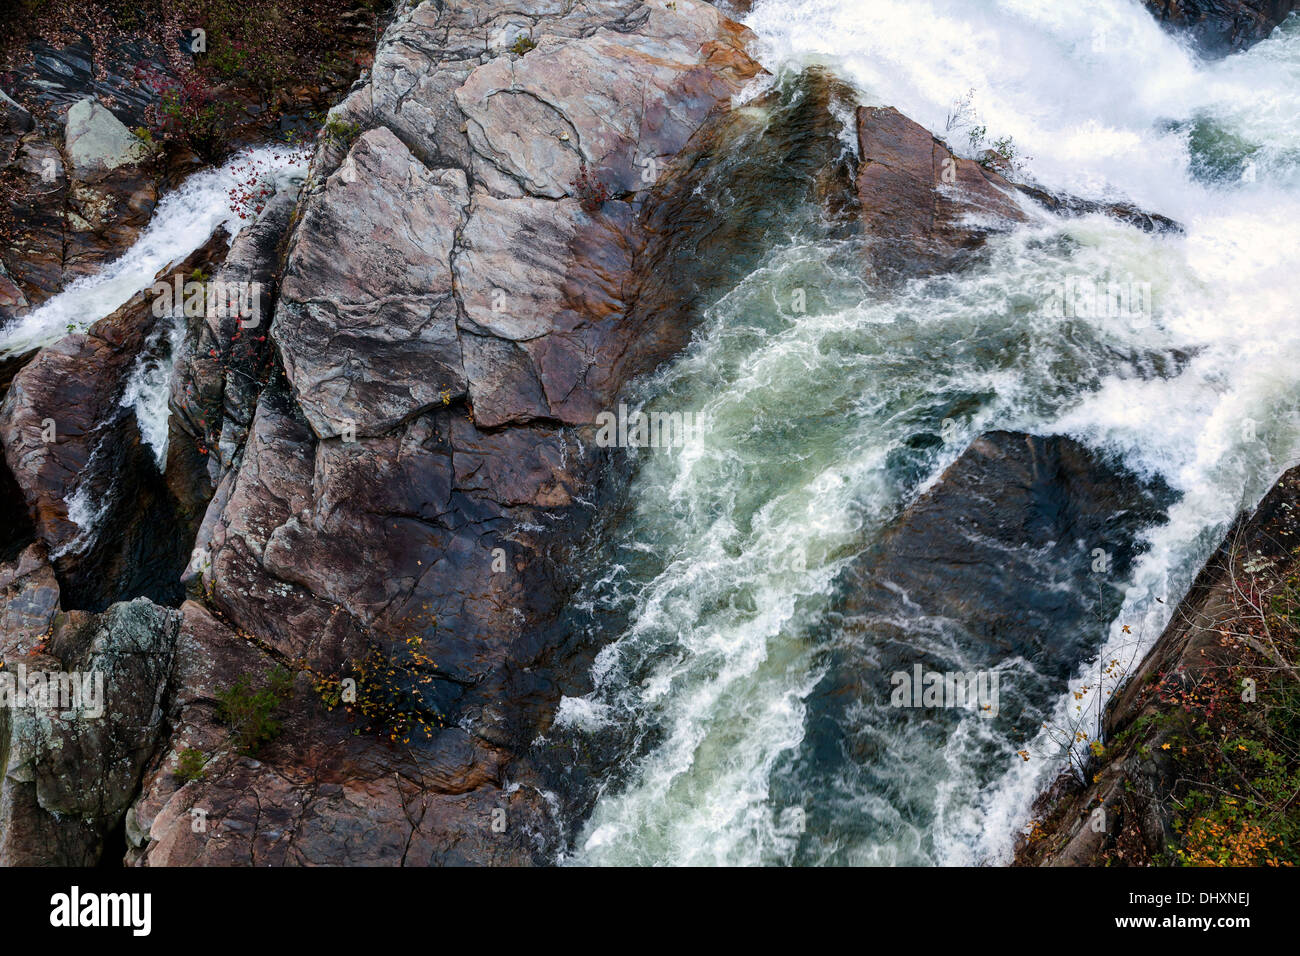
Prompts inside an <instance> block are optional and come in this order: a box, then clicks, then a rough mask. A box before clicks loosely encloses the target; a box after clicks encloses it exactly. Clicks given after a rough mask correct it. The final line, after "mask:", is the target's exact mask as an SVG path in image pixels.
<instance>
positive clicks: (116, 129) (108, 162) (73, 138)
mask: <svg viewBox="0 0 1300 956" xmlns="http://www.w3.org/2000/svg"><path fill="white" fill-rule="evenodd" d="M63 151H64V154H65V155H66V156H67V158H68V164H69V165H70V166H71V168H72V172H73V175H74V176H76V177H78V178H81V179H86V178H89V177H91V176H94V175H96V174H98V173H104V172H108V171H110V170H114V169H117V168H118V167H119V166H126V165H131V164H134V163H138V162H140V161H141V160H143V159H144V158H145V155H146V151H145V146H144V144H143V143H141V142H140V140H139V138H137V137H136V135H135V134H134V133H132V132H131V131H130V130H129V129H127V128H126V127H125V126H124V125H122V122H121V120H119V119H118V118H117V117H116V116H114V115H113V114H112V113H110V112H109V111H108V109H107V108H106V107H104V106H103V104H101V103H100V102H99V100H97V99H95V97H93V96H87V97H86V98H85V99H82V100H78V101H77V102H76V103H73V104H72V106H71V107H69V108H68V116H67V121H66V127H65V131H64V143H63Z"/></svg>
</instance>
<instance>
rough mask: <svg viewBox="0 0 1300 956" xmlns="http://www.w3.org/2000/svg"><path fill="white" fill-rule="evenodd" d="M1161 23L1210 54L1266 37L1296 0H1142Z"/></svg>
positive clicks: (1218, 54)
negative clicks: (1184, 35) (1185, 35)
mask: <svg viewBox="0 0 1300 956" xmlns="http://www.w3.org/2000/svg"><path fill="white" fill-rule="evenodd" d="M1143 2H1144V3H1146V6H1147V9H1148V10H1150V11H1151V13H1152V14H1153V15H1154V16H1155V17H1156V19H1158V20H1159V21H1160V22H1161V23H1163V24H1165V25H1166V26H1168V27H1169V28H1171V29H1173V30H1176V31H1178V32H1185V33H1187V34H1188V35H1189V36H1191V38H1192V40H1193V41H1194V42H1195V43H1196V45H1197V46H1198V47H1199V48H1200V49H1201V50H1202V51H1203V52H1205V53H1207V54H1210V55H1211V56H1224V55H1226V54H1228V53H1232V52H1234V51H1237V50H1244V49H1246V48H1247V47H1249V46H1252V45H1254V44H1255V43H1258V42H1259V41H1260V40H1263V39H1266V38H1267V37H1268V35H1269V34H1270V33H1272V32H1273V30H1274V29H1275V28H1276V27H1277V25H1278V24H1279V23H1281V22H1282V21H1283V20H1285V19H1286V18H1287V16H1289V15H1290V13H1291V11H1293V10H1294V9H1295V8H1296V0H1143Z"/></svg>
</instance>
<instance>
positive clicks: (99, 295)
mask: <svg viewBox="0 0 1300 956" xmlns="http://www.w3.org/2000/svg"><path fill="white" fill-rule="evenodd" d="M305 167H306V159H305V157H304V156H303V154H302V151H301V150H295V149H292V148H290V147H286V146H279V145H271V146H259V147H256V148H254V149H248V150H244V151H242V152H240V153H238V154H237V155H236V156H234V157H233V158H232V159H230V160H229V161H228V162H227V163H226V164H225V165H224V166H220V167H218V168H215V169H205V170H203V171H201V172H198V173H195V174H194V175H192V176H190V177H189V178H188V179H186V180H185V182H184V183H183V184H182V185H181V186H180V188H179V189H177V190H176V191H175V192H171V193H168V194H167V195H166V196H164V197H163V198H162V200H161V201H160V202H159V203H158V208H157V209H155V210H154V214H153V218H152V219H150V220H149V225H148V226H146V227H145V229H144V231H143V232H142V233H141V235H140V238H139V239H137V240H136V241H135V243H134V244H133V245H132V246H131V248H130V249H128V250H127V251H126V252H124V253H123V254H122V255H121V256H120V257H119V258H117V259H116V260H114V261H113V262H111V263H109V264H108V265H106V266H104V268H102V269H101V270H100V271H99V272H97V273H95V274H94V275H90V276H83V277H81V278H79V279H77V280H75V281H74V282H72V283H71V284H69V285H68V287H67V288H66V289H64V290H63V291H61V292H59V293H58V294H57V295H54V296H51V297H50V298H49V299H48V300H46V301H45V302H43V303H41V305H39V306H38V307H37V308H35V309H32V311H30V312H28V313H27V314H26V315H25V316H23V317H22V318H20V319H17V320H15V321H13V322H10V323H9V324H8V325H6V326H5V327H4V328H2V329H0V359H4V358H8V357H10V356H15V355H23V354H26V353H27V352H31V351H33V350H35V349H38V348H41V347H43V346H46V345H49V344H50V343H51V342H53V341H55V340H56V339H59V338H61V337H62V336H64V335H66V334H68V332H69V331H85V329H86V328H88V327H89V326H91V325H93V324H94V323H95V322H97V321H99V320H100V319H102V318H104V316H106V315H110V314H112V312H113V311H114V310H116V309H117V308H119V307H120V306H122V305H123V304H124V303H126V302H127V301H128V300H129V299H130V298H131V297H132V296H133V295H135V294H136V293H137V292H140V291H141V290H142V289H147V288H148V287H149V285H150V284H151V283H152V282H153V280H154V276H155V275H157V274H158V273H159V272H160V271H162V269H163V268H164V267H166V266H167V265H169V264H171V263H174V262H180V261H181V260H183V259H184V258H185V257H186V256H188V255H189V254H190V253H191V252H193V251H194V250H195V249H197V248H198V247H199V246H201V245H203V243H205V242H206V241H207V240H208V238H209V237H210V236H211V235H212V233H213V230H215V229H216V228H217V227H218V226H225V227H226V228H227V230H228V231H229V232H230V233H231V234H232V235H233V234H234V233H236V232H237V231H238V230H239V227H240V225H241V219H240V209H239V206H238V202H237V198H236V199H232V193H234V194H235V195H236V197H238V194H239V193H240V192H241V191H249V190H250V187H251V186H253V184H254V183H256V182H258V181H262V182H267V181H269V183H270V184H271V185H279V184H280V183H283V182H287V181H288V180H289V179H291V178H292V177H294V176H301V175H302V173H303V171H304V169H305ZM253 191H256V190H253Z"/></svg>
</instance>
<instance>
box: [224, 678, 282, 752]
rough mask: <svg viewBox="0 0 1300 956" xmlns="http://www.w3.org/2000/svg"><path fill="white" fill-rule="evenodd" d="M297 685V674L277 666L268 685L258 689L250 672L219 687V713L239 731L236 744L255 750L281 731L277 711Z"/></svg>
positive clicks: (248, 749) (243, 749)
mask: <svg viewBox="0 0 1300 956" xmlns="http://www.w3.org/2000/svg"><path fill="white" fill-rule="evenodd" d="M292 689H293V674H291V673H290V672H289V671H288V670H286V669H285V668H283V667H279V666H277V667H274V668H272V669H271V670H270V671H269V672H268V673H267V675H266V686H265V687H263V688H261V689H260V690H254V689H253V686H252V681H251V680H250V679H249V676H248V675H247V674H241V675H240V676H239V678H238V679H237V680H236V681H235V683H234V684H232V685H231V686H230V687H227V688H224V689H223V690H219V691H217V717H218V719H220V720H221V722H222V723H224V724H225V725H226V726H228V727H230V728H231V729H232V730H234V732H235V745H236V747H237V748H238V750H239V752H240V753H242V754H254V753H256V752H257V751H258V750H259V749H260V748H261V746H262V745H263V744H265V743H269V742H270V741H272V740H274V739H275V738H276V737H278V736H279V735H280V731H281V729H282V726H281V723H280V720H279V718H278V717H277V716H276V712H277V711H278V710H279V709H280V705H281V704H282V703H284V701H286V700H288V698H289V694H290V693H291V691H292Z"/></svg>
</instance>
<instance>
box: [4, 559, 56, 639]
mask: <svg viewBox="0 0 1300 956" xmlns="http://www.w3.org/2000/svg"><path fill="white" fill-rule="evenodd" d="M58 613H59V582H58V580H57V579H56V578H55V577H54V569H53V568H52V567H50V562H49V559H48V557H47V556H46V553H45V548H44V547H43V546H42V545H40V544H32V545H30V546H28V547H27V548H26V550H24V551H23V552H22V554H20V555H18V557H17V558H16V559H15V560H13V561H10V562H6V563H4V564H0V660H3V659H5V658H8V657H11V656H17V657H22V656H24V655H26V654H29V653H31V652H32V650H33V649H34V648H35V647H36V645H38V644H41V643H42V642H43V641H45V639H46V638H48V637H49V636H50V632H51V628H52V627H53V626H54V618H55V615H56V614H58Z"/></svg>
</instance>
